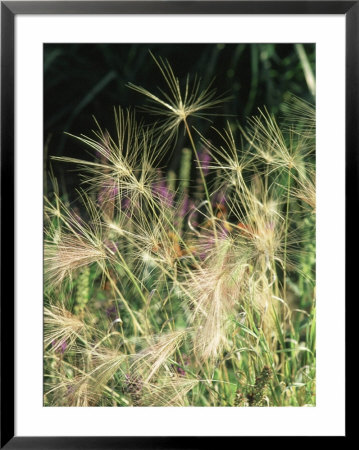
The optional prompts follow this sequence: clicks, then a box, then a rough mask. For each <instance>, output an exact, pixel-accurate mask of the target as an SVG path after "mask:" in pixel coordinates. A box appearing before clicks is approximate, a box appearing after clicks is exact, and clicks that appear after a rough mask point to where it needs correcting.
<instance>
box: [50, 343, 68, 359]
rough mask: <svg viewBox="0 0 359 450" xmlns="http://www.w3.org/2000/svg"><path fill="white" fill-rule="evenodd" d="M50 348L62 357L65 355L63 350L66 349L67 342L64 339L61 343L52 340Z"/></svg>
mask: <svg viewBox="0 0 359 450" xmlns="http://www.w3.org/2000/svg"><path fill="white" fill-rule="evenodd" d="M51 345H52V348H53V349H54V350H55V352H56V353H61V355H63V354H64V353H65V350H66V349H67V342H66V339H64V340H63V341H61V342H58V341H57V340H56V339H54V340H53V341H52V342H51Z"/></svg>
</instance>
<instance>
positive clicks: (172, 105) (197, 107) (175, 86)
mask: <svg viewBox="0 0 359 450" xmlns="http://www.w3.org/2000/svg"><path fill="white" fill-rule="evenodd" d="M150 54H151V56H152V58H153V60H154V61H155V63H156V64H157V66H158V68H159V70H160V71H161V74H162V76H163V78H164V81H165V83H166V85H167V88H168V90H167V91H164V90H162V89H159V91H160V94H161V95H160V96H159V95H155V94H153V93H152V92H150V91H149V90H147V89H146V88H144V87H142V86H137V85H135V84H133V83H128V86H129V87H130V88H131V89H133V90H134V91H137V92H139V93H140V94H143V95H145V96H146V97H148V98H149V99H150V102H151V104H150V105H147V106H146V107H145V108H143V109H144V110H146V111H148V112H149V113H151V114H154V115H157V116H160V117H162V119H160V122H159V123H158V124H157V126H158V127H159V129H160V130H161V134H162V133H166V134H168V135H169V140H170V139H171V138H173V137H175V136H176V135H177V132H178V127H179V125H180V124H181V123H182V122H185V121H186V120H187V118H188V117H190V116H193V117H199V118H206V117H207V116H209V115H211V114H210V113H208V112H205V111H208V110H212V109H213V108H216V107H218V106H219V105H221V104H222V103H224V102H225V101H227V100H228V98H225V97H223V96H220V97H216V90H215V89H213V88H212V83H210V84H209V85H208V86H207V87H205V88H202V87H201V80H200V79H199V78H197V77H195V78H194V80H193V81H192V82H190V79H189V76H187V78H186V82H185V84H184V87H181V84H180V81H179V79H178V78H177V77H176V76H175V74H174V72H173V69H172V67H171V65H170V63H169V62H168V61H167V60H166V59H165V60H164V59H162V58H161V57H158V58H156V57H155V56H154V55H153V53H152V52H150Z"/></svg>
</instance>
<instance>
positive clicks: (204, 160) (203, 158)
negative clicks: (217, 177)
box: [198, 148, 212, 176]
mask: <svg viewBox="0 0 359 450" xmlns="http://www.w3.org/2000/svg"><path fill="white" fill-rule="evenodd" d="M198 159H199V162H200V165H201V167H202V172H203V175H205V176H206V175H207V174H208V172H209V165H210V163H211V161H212V157H211V155H210V153H209V152H208V149H207V148H203V149H202V151H201V152H199V153H198Z"/></svg>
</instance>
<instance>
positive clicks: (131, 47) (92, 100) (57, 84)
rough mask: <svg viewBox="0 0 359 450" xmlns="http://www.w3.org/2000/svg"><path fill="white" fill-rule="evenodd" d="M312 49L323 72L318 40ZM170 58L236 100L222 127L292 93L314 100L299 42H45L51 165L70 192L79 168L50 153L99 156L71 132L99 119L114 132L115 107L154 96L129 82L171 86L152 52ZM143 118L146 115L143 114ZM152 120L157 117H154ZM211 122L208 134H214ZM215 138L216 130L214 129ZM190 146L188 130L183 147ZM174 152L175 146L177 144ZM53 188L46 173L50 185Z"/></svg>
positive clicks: (179, 71) (87, 129) (178, 68)
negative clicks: (90, 152) (70, 135)
mask: <svg viewBox="0 0 359 450" xmlns="http://www.w3.org/2000/svg"><path fill="white" fill-rule="evenodd" d="M304 49H305V52H306V55H307V57H308V59H309V61H310V63H311V66H312V70H313V71H315V45H314V44H305V45H304ZM149 50H151V51H152V52H153V53H154V55H155V56H161V57H162V58H167V59H168V60H169V62H170V64H171V66H172V68H173V70H174V73H175V74H176V76H178V77H179V79H180V80H181V79H183V80H184V79H185V77H186V76H187V74H190V75H191V76H194V75H195V74H197V75H198V76H199V77H200V78H201V79H202V80H203V86H207V85H208V83H210V82H211V81H212V80H213V79H215V80H214V84H213V86H214V87H215V88H216V90H217V93H218V94H228V95H230V96H232V99H231V100H230V101H229V102H227V103H226V104H224V105H223V106H222V107H221V108H220V110H218V113H219V114H220V115H219V116H218V117H216V118H215V125H216V127H217V128H222V127H223V126H224V125H225V122H226V121H227V120H228V118H229V120H230V121H238V122H239V123H241V124H242V125H244V124H245V122H246V118H247V117H248V116H251V115H253V114H256V112H257V108H258V107H262V106H264V105H265V106H266V107H267V108H268V110H269V111H270V112H271V113H273V114H278V113H279V112H280V110H279V108H280V104H281V103H282V102H283V99H284V98H285V96H286V95H287V94H288V93H293V94H296V95H297V96H299V97H301V98H303V99H306V100H308V101H310V102H311V103H313V102H314V98H313V96H312V95H311V93H310V90H309V88H308V86H307V83H306V80H305V73H304V69H303V66H302V63H301V61H300V58H299V56H298V53H297V49H296V47H295V45H294V44H45V45H44V148H45V152H44V155H45V157H44V169H45V173H46V174H47V173H48V171H49V168H50V166H51V167H52V170H53V172H54V175H55V176H56V178H57V179H58V181H59V185H60V187H61V188H60V189H61V193H62V195H64V196H65V197H68V196H69V199H72V197H73V196H72V195H71V194H70V192H74V188H75V187H76V186H78V184H79V179H78V175H77V173H76V172H74V171H73V169H74V168H73V167H69V165H68V164H63V163H59V162H51V160H50V157H51V156H52V155H55V156H74V157H80V158H85V159H87V158H91V156H89V155H88V154H87V153H86V152H87V150H86V149H84V146H83V145H82V144H81V143H80V142H77V141H76V140H75V139H73V138H71V137H69V136H67V135H66V134H65V133H64V132H69V133H71V134H75V135H79V134H81V133H82V134H86V135H90V134H91V130H92V129H94V128H95V125H94V121H93V117H92V116H94V117H96V119H97V120H98V121H99V123H100V124H101V125H102V127H103V128H106V129H108V130H109V131H110V132H111V131H113V127H114V115H113V107H114V106H119V105H121V106H122V107H136V106H141V105H143V104H144V103H145V102H146V99H145V98H144V97H143V96H141V95H140V94H138V93H136V92H134V91H132V90H131V89H129V88H128V87H127V86H126V83H128V82H131V83H134V84H137V85H141V86H143V87H145V88H147V89H148V90H150V91H153V92H155V93H158V91H157V86H159V87H164V82H163V79H162V76H161V73H160V71H159V70H158V68H157V66H156V64H155V62H154V61H153V59H152V58H151V56H150V54H149ZM139 116H141V114H139ZM145 120H146V122H147V123H150V122H151V120H152V121H153V120H154V118H151V117H149V116H146V119H145ZM210 126H211V123H210V122H205V123H203V121H202V122H201V131H202V132H203V133H204V134H206V133H210ZM207 135H208V134H207ZM176 145H177V146H178V147H183V146H188V145H189V143H187V142H185V141H184V140H183V136H182V133H181V134H180V138H179V140H178V142H177V144H176ZM172 150H173V149H172ZM177 154H179V152H176V151H171V153H169V155H168V158H166V159H165V164H166V165H167V167H169V168H172V169H174V170H176V168H177V165H178V159H177V158H176V155H177ZM47 188H49V190H50V191H51V188H50V185H49V183H48V176H47V175H45V190H47Z"/></svg>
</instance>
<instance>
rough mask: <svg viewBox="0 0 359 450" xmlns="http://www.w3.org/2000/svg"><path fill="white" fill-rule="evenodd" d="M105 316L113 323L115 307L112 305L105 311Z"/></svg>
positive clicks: (115, 313) (115, 314)
mask: <svg viewBox="0 0 359 450" xmlns="http://www.w3.org/2000/svg"><path fill="white" fill-rule="evenodd" d="M106 316H107V318H108V319H109V320H110V321H111V322H113V321H114V320H116V318H117V309H116V305H112V306H110V307H109V308H107V309H106Z"/></svg>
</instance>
